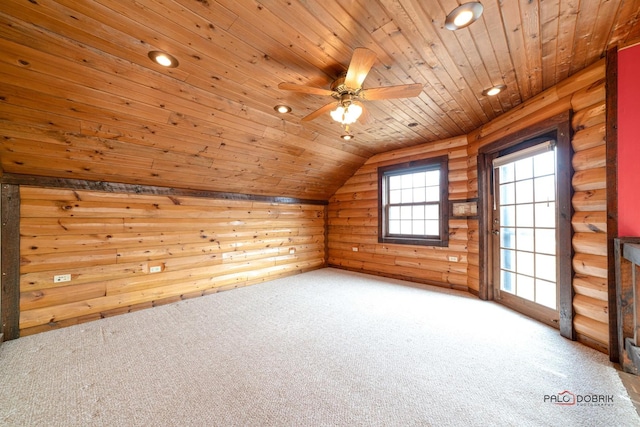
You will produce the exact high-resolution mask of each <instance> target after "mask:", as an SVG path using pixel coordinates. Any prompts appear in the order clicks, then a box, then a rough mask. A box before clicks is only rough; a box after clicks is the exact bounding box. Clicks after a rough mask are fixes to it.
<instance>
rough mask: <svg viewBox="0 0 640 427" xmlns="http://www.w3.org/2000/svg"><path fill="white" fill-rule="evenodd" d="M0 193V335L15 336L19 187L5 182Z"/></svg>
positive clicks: (17, 308) (17, 296)
mask: <svg viewBox="0 0 640 427" xmlns="http://www.w3.org/2000/svg"><path fill="white" fill-rule="evenodd" d="M0 191H1V194H0V203H1V206H0V213H1V215H0V221H1V226H2V229H1V231H0V238H1V239H2V243H1V244H2V262H1V263H0V271H2V278H1V281H2V286H1V292H0V299H1V300H2V301H1V306H0V319H1V321H2V325H1V326H2V327H1V329H0V335H1V337H2V338H1V339H0V342H2V341H3V340H12V339H16V338H18V337H19V336H20V331H19V319H20V311H19V304H20V251H19V247H20V187H19V186H17V185H11V184H4V183H3V184H2V187H1V190H0Z"/></svg>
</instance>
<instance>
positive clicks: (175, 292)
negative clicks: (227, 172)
mask: <svg viewBox="0 0 640 427" xmlns="http://www.w3.org/2000/svg"><path fill="white" fill-rule="evenodd" d="M20 197H21V203H20V322H19V327H20V335H29V334H32V333H35V332H40V331H43V330H48V329H51V328H57V327H61V326H67V325H71V324H76V323H80V322H85V321H89V320H94V319H98V318H100V317H105V316H110V315H114V314H119V313H124V312H128V311H132V310H136V309H141V308H147V307H152V306H155V305H159V304H165V303H169V302H173V301H178V300H180V299H185V298H191V297H197V296H201V295H206V294H209V293H214V292H217V291H219V290H225V289H230V288H236V287H240V286H245V285H249V284H254V283H259V282H263V281H266V280H272V279H274V278H277V277H282V276H287V275H291V274H296V273H300V272H304V271H308V270H312V269H316V268H320V267H322V266H323V265H324V262H325V214H326V213H325V211H326V206H323V205H313V204H287V203H268V202H257V201H249V200H220V199H211V198H203V197H183V196H161V195H140V194H128V193H111V192H100V191H86V190H70V189H48V188H40V187H30V186H21V187H20ZM154 270H160V271H159V272H153V271H154ZM67 274H69V275H70V276H71V281H69V282H60V283H55V282H54V276H57V275H67Z"/></svg>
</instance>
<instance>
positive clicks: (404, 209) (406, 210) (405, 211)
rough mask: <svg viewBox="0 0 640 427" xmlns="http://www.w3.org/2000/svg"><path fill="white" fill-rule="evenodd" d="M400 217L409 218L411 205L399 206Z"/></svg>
mask: <svg viewBox="0 0 640 427" xmlns="http://www.w3.org/2000/svg"><path fill="white" fill-rule="evenodd" d="M400 219H411V206H401V207H400Z"/></svg>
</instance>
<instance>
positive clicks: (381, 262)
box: [328, 136, 470, 290]
mask: <svg viewBox="0 0 640 427" xmlns="http://www.w3.org/2000/svg"><path fill="white" fill-rule="evenodd" d="M442 155H447V156H448V157H449V163H448V165H449V166H448V167H449V169H448V174H449V175H448V178H449V199H450V200H465V199H467V197H468V189H467V188H468V183H467V180H468V172H467V139H466V137H464V136H463V137H457V138H451V139H447V140H444V141H440V142H437V143H428V144H424V145H420V146H417V147H411V148H405V149H401V150H396V151H392V152H389V153H383V154H379V155H376V156H373V157H372V158H371V159H369V160H368V161H367V162H366V163H365V164H364V165H363V166H362V167H361V168H360V169H359V170H358V171H357V172H356V173H355V174H354V175H353V176H352V177H351V178H350V179H349V180H348V181H347V182H346V183H345V184H344V185H343V186H342V187H341V188H340V189H339V190H338V191H337V192H336V193H335V194H334V195H333V197H331V199H330V201H329V211H328V230H329V231H328V233H329V264H330V265H332V266H334V267H340V268H345V269H349V270H355V271H361V272H366V273H373V274H378V275H383V276H388V277H396V278H401V279H409V280H413V281H416V282H422V283H429V284H437V285H445V286H449V287H453V288H458V289H464V290H467V274H468V260H467V247H468V245H469V241H470V237H469V221H467V220H466V219H450V220H449V246H448V247H433V246H412V245H397V244H387V243H378V167H381V166H387V165H393V164H396V163H403V162H408V161H413V160H419V159H425V158H431V157H438V156H442ZM450 256H455V257H457V258H458V261H457V262H451V261H449V257H450Z"/></svg>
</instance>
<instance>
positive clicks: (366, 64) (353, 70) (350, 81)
mask: <svg viewBox="0 0 640 427" xmlns="http://www.w3.org/2000/svg"><path fill="white" fill-rule="evenodd" d="M375 62H376V54H375V52H374V51H372V50H369V49H367V48H365V47H359V48H357V49H356V50H354V51H353V56H352V57H351V63H350V64H349V68H348V69H347V75H346V77H345V78H344V85H345V86H347V87H349V88H351V89H358V88H361V87H362V82H364V79H365V78H366V77H367V74H369V70H371V67H373V64H374V63H375Z"/></svg>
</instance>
